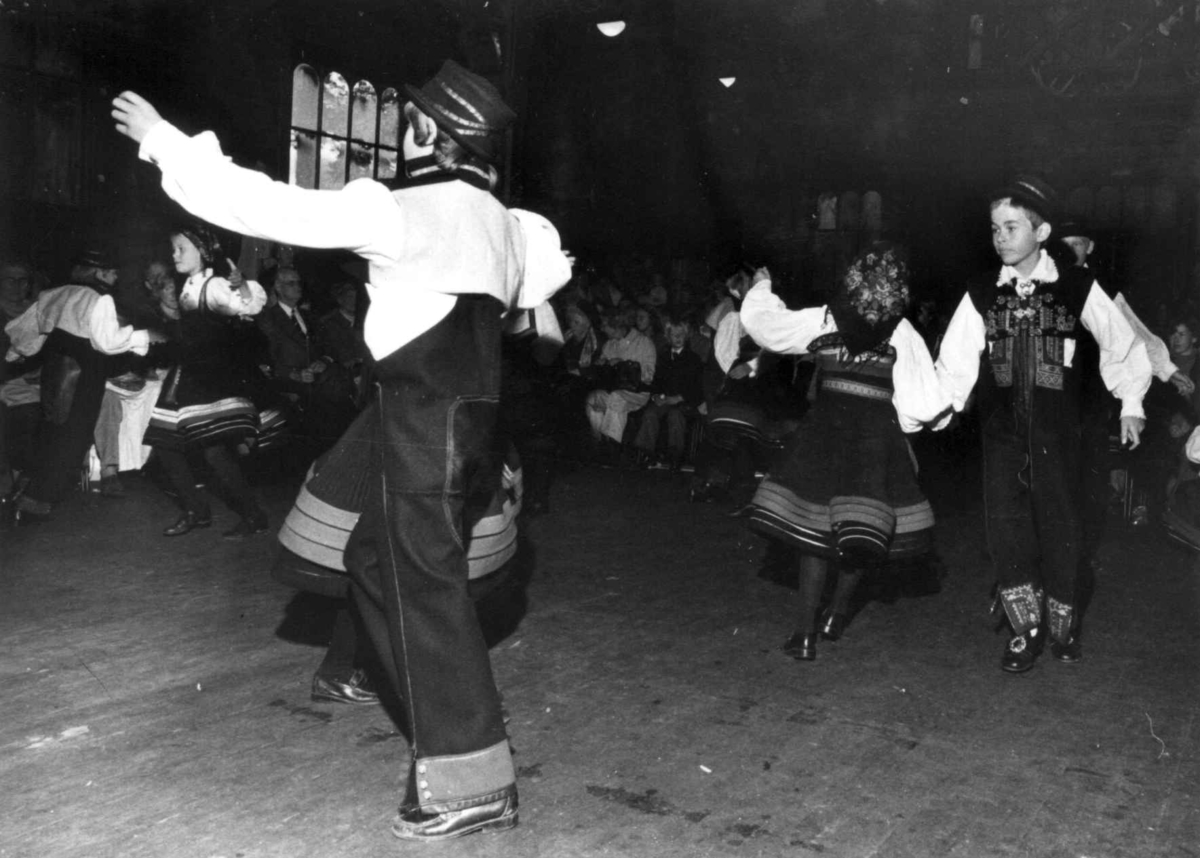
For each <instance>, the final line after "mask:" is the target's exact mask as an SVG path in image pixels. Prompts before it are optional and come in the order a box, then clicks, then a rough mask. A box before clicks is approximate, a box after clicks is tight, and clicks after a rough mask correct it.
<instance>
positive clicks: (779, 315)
mask: <svg viewBox="0 0 1200 858" xmlns="http://www.w3.org/2000/svg"><path fill="white" fill-rule="evenodd" d="M741 320H742V326H743V327H744V328H745V330H746V333H748V334H749V335H750V336H751V337H753V338H754V342H756V343H758V344H759V345H760V346H762V347H763V348H764V349H766V350H767V351H772V352H776V353H777V354H784V355H802V354H807V353H808V345H809V343H811V342H812V341H813V340H814V339H816V338H817V337H818V336H820V335H821V334H828V333H832V332H834V331H836V330H837V325H836V324H835V323H834V321H833V319H832V318H830V317H829V314H828V313H827V312H826V308H825V307H823V306H822V307H808V308H806V309H803V310H789V309H788V308H787V305H786V304H784V303H783V300H782V299H780V297H779V296H778V295H776V294H775V293H774V292H772V291H771V281H770V280H764V281H762V282H760V283H759V284H758V285H756V286H755V287H754V288H752V289H751V290H750V291H749V292H747V293H746V297H745V298H744V299H743V300H742V310H741Z"/></svg>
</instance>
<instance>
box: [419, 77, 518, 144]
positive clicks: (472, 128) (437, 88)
mask: <svg viewBox="0 0 1200 858" xmlns="http://www.w3.org/2000/svg"><path fill="white" fill-rule="evenodd" d="M404 91H405V92H406V93H407V94H408V97H409V98H410V99H412V102H413V104H415V105H416V106H417V107H419V108H420V109H421V112H423V113H424V114H425V115H426V116H428V117H429V118H430V119H432V120H433V121H434V122H436V123H437V126H438V128H440V129H442V130H443V131H445V132H446V133H447V134H448V135H450V137H452V138H453V139H454V140H456V141H458V142H459V143H460V144H462V145H463V146H464V147H465V148H466V149H467V150H468V151H470V152H471V153H472V154H474V155H477V156H479V157H480V158H482V159H483V160H485V161H489V162H490V161H494V160H495V159H496V157H497V155H499V148H500V132H501V131H503V130H504V129H505V128H506V127H507V126H508V125H509V123H511V122H512V121H513V120H514V119H516V118H517V114H515V113H513V111H512V109H511V108H510V107H509V106H508V105H507V104H505V103H504V99H502V98H501V97H500V92H499V90H497V89H496V87H494V86H493V85H492V83H491V81H489V80H487V79H486V78H483V77H480V76H479V75H477V74H475V73H474V72H470V71H467V70H466V69H465V68H463V67H462V66H460V65H459V64H458V63H456V62H455V61H454V60H446V62H445V63H443V64H442V68H441V70H439V71H438V73H437V74H436V75H435V76H434V77H433V79H431V80H430V81H429V82H428V83H426V84H425V85H424V86H422V87H421V88H420V89H418V88H417V87H415V86H412V85H411V84H405V86H404Z"/></svg>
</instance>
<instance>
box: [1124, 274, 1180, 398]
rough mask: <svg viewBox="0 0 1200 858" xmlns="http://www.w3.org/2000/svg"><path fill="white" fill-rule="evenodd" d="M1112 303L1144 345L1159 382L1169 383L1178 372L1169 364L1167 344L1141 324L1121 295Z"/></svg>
mask: <svg viewBox="0 0 1200 858" xmlns="http://www.w3.org/2000/svg"><path fill="white" fill-rule="evenodd" d="M1113 303H1114V304H1116V305H1117V309H1118V310H1120V311H1121V315H1123V316H1124V317H1125V321H1127V322H1129V325H1130V327H1132V328H1133V335H1134V336H1135V337H1137V338H1138V339H1139V340H1141V341H1142V342H1143V343H1144V344H1145V346H1146V355H1147V357H1149V358H1150V367H1151V369H1152V370H1153V371H1154V374H1155V375H1156V376H1157V377H1158V379H1159V381H1170V380H1171V376H1173V375H1174V374H1175V373H1177V372H1178V371H1179V367H1177V366H1175V364H1174V363H1172V362H1171V350H1170V349H1168V348H1167V344H1166V343H1164V342H1163V341H1162V338H1161V337H1160V336H1158V335H1157V334H1155V333H1154V332H1153V331H1151V330H1150V329H1149V328H1147V327H1146V326H1145V325H1144V324H1142V320H1141V319H1139V318H1138V315H1137V313H1135V312H1134V311H1133V307H1130V306H1129V302H1128V301H1126V300H1125V296H1124V295H1123V294H1121V293H1120V292H1118V293H1117V297H1116V298H1114V299H1113Z"/></svg>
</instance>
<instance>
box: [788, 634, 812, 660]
mask: <svg viewBox="0 0 1200 858" xmlns="http://www.w3.org/2000/svg"><path fill="white" fill-rule="evenodd" d="M783 652H784V654H785V655H790V656H791V657H792V658H794V659H796V661H812V660H813V659H815V658H816V657H817V633H816V632H808V633H807V634H805V633H803V632H796V633H795V634H794V635H792V636H791V637H790V638H788V639H787V641H786V642H785V643H784V644H783Z"/></svg>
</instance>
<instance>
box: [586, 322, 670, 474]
mask: <svg viewBox="0 0 1200 858" xmlns="http://www.w3.org/2000/svg"><path fill="white" fill-rule="evenodd" d="M603 329H604V333H605V335H606V336H607V337H608V340H607V342H605V343H604V347H603V348H602V349H601V351H600V357H599V359H598V360H596V361H595V364H594V366H596V367H597V368H598V370H597V373H596V375H595V378H596V379H597V389H595V390H593V391H592V392H591V393H589V394H588V396H587V417H588V422H589V423H590V424H591V427H592V435H593V437H594V438H595V439H596V440H597V441H599V442H600V445H601V455H602V457H604V458H615V457H616V456H617V455H618V454H619V452H620V447H621V439H622V437H623V436H624V434H625V426H626V424H627V423H628V421H629V415H630V414H631V413H632V412H634V411H637V410H638V409H639V408H644V407H645V405H646V403H647V402H649V401H650V383H651V382H652V381H653V380H654V368H655V364H656V363H657V359H658V356H657V352H656V351H655V348H654V343H653V341H651V339H650V338H649V337H647V336H646V335H645V334H643V333H641V332H640V331H638V330H637V328H635V327H634V311H633V310H632V309H615V310H610V311H608V312H606V313H605V314H604V318H603Z"/></svg>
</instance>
